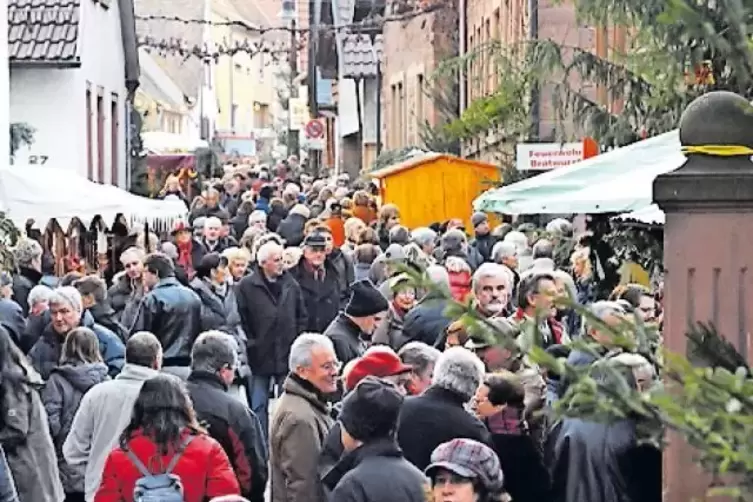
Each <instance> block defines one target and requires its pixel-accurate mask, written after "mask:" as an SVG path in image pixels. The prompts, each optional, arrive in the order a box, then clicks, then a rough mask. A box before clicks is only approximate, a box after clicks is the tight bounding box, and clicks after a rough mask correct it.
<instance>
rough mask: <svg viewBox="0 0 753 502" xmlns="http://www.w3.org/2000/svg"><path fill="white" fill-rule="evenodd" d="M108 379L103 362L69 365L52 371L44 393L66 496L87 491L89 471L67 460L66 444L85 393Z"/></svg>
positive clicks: (43, 397) (43, 399)
mask: <svg viewBox="0 0 753 502" xmlns="http://www.w3.org/2000/svg"><path fill="white" fill-rule="evenodd" d="M105 380H107V366H106V365H105V364H104V363H90V364H81V365H78V366H72V365H69V364H66V365H63V366H60V367H58V368H55V369H54V370H52V373H51V374H50V378H49V380H47V385H45V388H44V390H43V391H42V401H43V402H44V408H45V410H46V411H47V420H48V421H49V423H50V433H51V434H52V441H53V443H54V444H55V452H56V453H57V458H58V467H59V469H60V480H61V481H62V482H63V488H64V489H65V492H66V493H74V492H83V491H84V475H85V472H86V469H85V467H84V466H83V465H77V466H71V465H69V464H68V462H66V461H65V457H64V456H63V443H64V442H65V438H67V437H68V433H69V432H70V430H71V425H72V424H73V417H74V416H76V411H78V407H79V405H80V404H81V399H82V398H83V397H84V394H86V392H88V391H89V389H91V388H92V387H94V386H95V385H96V384H98V383H100V382H103V381H105Z"/></svg>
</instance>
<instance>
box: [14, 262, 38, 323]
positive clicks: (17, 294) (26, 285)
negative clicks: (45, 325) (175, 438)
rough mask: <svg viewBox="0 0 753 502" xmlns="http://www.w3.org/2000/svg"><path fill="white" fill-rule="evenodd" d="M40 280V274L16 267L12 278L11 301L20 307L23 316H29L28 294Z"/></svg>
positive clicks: (33, 270)
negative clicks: (16, 270)
mask: <svg viewBox="0 0 753 502" xmlns="http://www.w3.org/2000/svg"><path fill="white" fill-rule="evenodd" d="M41 280H42V272H39V271H38V270H35V269H33V268H26V267H18V274H16V275H14V276H13V297H12V298H13V300H15V302H16V303H18V304H19V305H20V306H21V310H23V311H24V316H27V315H29V300H28V299H29V293H30V292H31V290H32V289H33V288H34V286H36V285H37V284H39V281H41Z"/></svg>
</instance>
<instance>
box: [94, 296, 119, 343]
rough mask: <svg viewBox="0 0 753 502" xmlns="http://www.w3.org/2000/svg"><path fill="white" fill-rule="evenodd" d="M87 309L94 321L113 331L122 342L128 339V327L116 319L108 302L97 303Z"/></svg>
mask: <svg viewBox="0 0 753 502" xmlns="http://www.w3.org/2000/svg"><path fill="white" fill-rule="evenodd" d="M87 310H88V311H89V313H90V314H91V316H92V317H93V318H94V322H95V323H97V324H99V325H101V326H104V327H105V328H107V329H109V330H110V331H112V332H113V333H115V334H116V335H117V336H118V338H120V340H121V341H122V342H123V343H125V342H126V341H127V340H128V329H127V328H126V327H125V326H123V325H122V324H121V323H120V322H119V321H118V319H117V315H116V313H115V310H114V309H113V308H112V307H111V306H110V305H109V304H107V303H97V304H96V305H92V306H91V307H90V308H89V309H87Z"/></svg>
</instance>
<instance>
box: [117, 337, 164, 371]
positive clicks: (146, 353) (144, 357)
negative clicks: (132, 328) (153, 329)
mask: <svg viewBox="0 0 753 502" xmlns="http://www.w3.org/2000/svg"><path fill="white" fill-rule="evenodd" d="M161 351H162V344H160V342H159V340H158V339H157V337H156V336H154V335H153V334H152V333H149V332H148V331H141V332H139V333H134V334H133V335H131V337H130V338H129V339H128V342H126V347H125V359H126V363H128V364H135V365H137V366H145V367H147V368H153V367H154V363H156V362H157V357H158V356H159V354H160V352H161Z"/></svg>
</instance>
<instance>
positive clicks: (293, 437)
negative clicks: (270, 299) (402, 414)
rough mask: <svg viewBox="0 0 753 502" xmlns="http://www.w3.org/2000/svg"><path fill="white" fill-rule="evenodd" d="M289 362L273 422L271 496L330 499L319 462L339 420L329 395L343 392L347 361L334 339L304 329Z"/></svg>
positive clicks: (302, 501)
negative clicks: (342, 360) (342, 374)
mask: <svg viewBox="0 0 753 502" xmlns="http://www.w3.org/2000/svg"><path fill="white" fill-rule="evenodd" d="M288 366H289V367H290V374H289V375H288V377H287V378H286V379H285V382H284V383H283V394H282V397H280V401H279V402H278V403H277V407H276V408H275V412H274V415H273V416H272V423H271V425H270V433H269V435H270V442H269V444H270V452H269V453H270V462H269V465H270V468H271V473H270V485H271V500H273V501H288V502H326V501H327V497H326V495H325V492H324V487H323V486H322V483H321V480H320V477H319V470H318V465H319V456H320V454H321V452H322V448H323V446H324V439H325V438H326V437H327V434H328V433H329V430H330V429H331V428H332V426H333V425H334V421H333V420H332V418H331V417H330V415H329V406H328V403H327V402H326V400H325V398H324V396H326V395H329V394H332V393H334V392H335V391H337V381H338V374H339V372H340V367H341V365H340V362H339V361H338V360H337V357H336V356H335V348H334V346H333V345H332V341H331V340H330V339H329V338H328V337H326V336H324V335H320V334H318V333H303V334H301V335H300V336H299V337H298V338H296V340H295V342H293V345H292V346H291V347H290V356H289V358H288Z"/></svg>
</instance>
